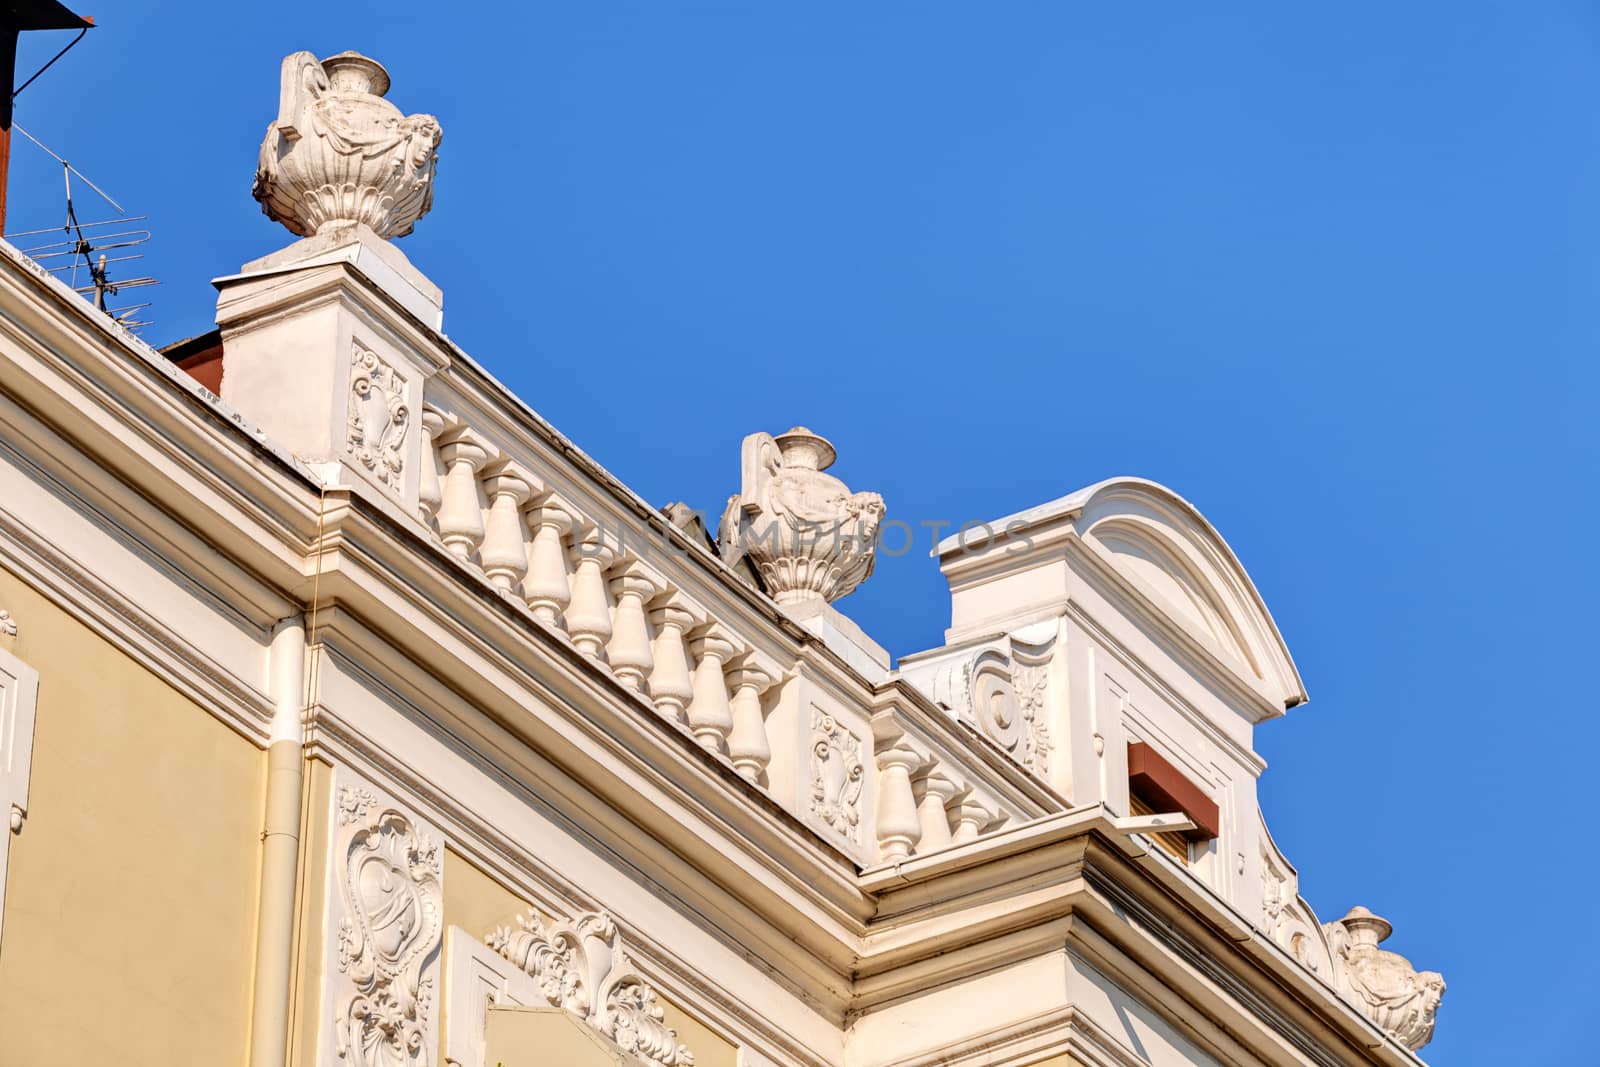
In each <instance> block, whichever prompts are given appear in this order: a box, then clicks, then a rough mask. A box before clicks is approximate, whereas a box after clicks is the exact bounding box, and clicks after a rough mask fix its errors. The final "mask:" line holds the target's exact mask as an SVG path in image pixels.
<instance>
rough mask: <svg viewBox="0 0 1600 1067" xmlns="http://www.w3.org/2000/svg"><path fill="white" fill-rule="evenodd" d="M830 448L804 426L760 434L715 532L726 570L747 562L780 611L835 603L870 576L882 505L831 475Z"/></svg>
mask: <svg viewBox="0 0 1600 1067" xmlns="http://www.w3.org/2000/svg"><path fill="white" fill-rule="evenodd" d="M834 456H835V453H834V450H833V445H831V444H829V443H828V441H827V439H826V438H823V437H819V436H817V435H816V434H814V433H812V432H811V431H810V430H808V429H806V428H805V427H804V426H796V427H795V428H794V429H792V430H790V431H789V432H788V433H785V434H779V435H778V436H777V437H773V436H772V435H771V434H765V433H756V434H751V435H750V436H749V437H746V438H745V439H744V444H743V446H742V448H741V449H740V461H741V468H742V471H743V479H742V483H741V485H740V489H739V493H738V495H737V496H734V497H732V498H730V499H729V501H728V507H727V509H726V510H725V511H724V512H723V515H722V525H721V526H720V527H719V528H718V530H717V544H718V550H719V552H720V553H721V555H722V558H723V559H724V560H725V561H727V562H728V563H729V564H734V563H737V562H738V561H739V560H740V559H741V558H748V559H749V560H750V562H751V563H752V564H754V565H755V568H756V570H757V571H758V572H759V573H760V575H761V580H762V582H763V583H764V584H765V586H766V589H767V591H768V592H769V593H771V594H772V598H773V599H774V600H776V601H777V602H778V603H780V604H799V603H804V602H806V601H811V600H817V599H821V600H826V601H834V600H838V599H839V598H840V597H842V596H845V595H847V594H848V593H850V592H851V591H853V590H854V589H855V588H856V586H858V585H860V584H861V583H862V582H864V581H866V580H867V578H868V577H870V576H871V574H872V565H873V559H874V556H873V549H874V547H875V546H876V544H877V536H878V524H879V523H880V522H882V521H883V497H881V496H879V495H878V494H877V493H852V492H850V490H849V488H848V487H847V486H846V485H845V484H844V483H843V482H841V481H840V480H839V479H837V478H835V477H834V476H833V475H831V474H824V473H823V471H825V470H827V469H828V467H829V466H831V465H832V463H833V460H834Z"/></svg>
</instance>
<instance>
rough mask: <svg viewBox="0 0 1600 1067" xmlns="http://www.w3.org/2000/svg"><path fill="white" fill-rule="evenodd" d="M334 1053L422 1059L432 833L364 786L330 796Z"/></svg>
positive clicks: (362, 1065)
mask: <svg viewBox="0 0 1600 1067" xmlns="http://www.w3.org/2000/svg"><path fill="white" fill-rule="evenodd" d="M338 823H339V828H338V837H337V844H338V852H337V856H338V862H339V886H340V890H341V894H340V897H341V900H340V903H341V905H342V908H343V913H344V917H343V919H342V920H341V921H340V923H339V932H338V952H339V962H338V968H339V974H340V975H341V976H343V978H344V979H345V980H346V981H347V982H348V986H349V988H348V989H347V991H346V992H344V993H343V994H342V995H341V997H340V998H339V1002H338V1005H337V1012H338V1014H337V1022H336V1025H337V1030H338V1034H337V1044H336V1047H337V1049H338V1053H339V1057H340V1059H341V1060H342V1061H343V1062H344V1063H347V1064H351V1065H353V1067H425V1065H427V1064H430V1063H432V1062H433V1051H434V1050H433V1038H432V1035H431V1033H430V1032H429V1030H430V1027H429V1020H430V1018H431V1014H432V1006H433V998H434V995H435V988H434V983H435V974H434V972H435V971H436V970H437V968H436V966H435V964H436V963H437V961H438V957H439V946H440V940H441V935H442V933H443V924H442V914H443V886H442V883H441V880H440V879H441V877H442V874H443V870H442V863H443V857H442V855H441V851H440V847H439V843H438V842H437V841H435V840H433V839H432V838H431V837H429V836H428V835H426V834H424V833H423V832H421V831H420V830H419V829H418V828H417V827H416V826H415V825H414V824H413V823H412V821H411V820H410V819H409V818H408V817H407V816H406V815H405V814H404V813H402V812H400V811H398V810H396V809H395V808H393V807H391V806H389V805H387V804H385V803H384V802H383V801H381V800H379V799H378V798H377V797H375V796H374V795H373V793H372V791H371V790H368V789H364V788H355V787H350V786H345V787H343V788H341V789H340V790H339V798H338Z"/></svg>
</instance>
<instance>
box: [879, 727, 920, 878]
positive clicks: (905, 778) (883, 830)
mask: <svg viewBox="0 0 1600 1067" xmlns="http://www.w3.org/2000/svg"><path fill="white" fill-rule="evenodd" d="M921 765H922V756H921V755H920V754H918V753H917V752H916V751H915V750H913V749H911V748H909V747H907V746H905V745H896V746H894V747H892V748H887V749H884V750H883V751H881V752H879V753H878V858H879V859H880V860H882V861H883V862H885V863H892V862H894V861H895V860H903V859H905V858H906V857H907V856H909V855H911V850H912V849H913V848H915V847H916V844H917V840H918V838H920V837H921V836H922V822H921V820H920V819H919V818H918V817H917V799H916V796H915V795H914V794H913V793H912V791H911V772H912V771H914V770H916V769H917V768H918V767H920V766H921Z"/></svg>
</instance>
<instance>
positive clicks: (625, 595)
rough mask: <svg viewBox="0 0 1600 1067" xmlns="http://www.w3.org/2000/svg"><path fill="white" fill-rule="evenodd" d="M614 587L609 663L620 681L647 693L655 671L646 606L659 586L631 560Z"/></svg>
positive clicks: (617, 574)
mask: <svg viewBox="0 0 1600 1067" xmlns="http://www.w3.org/2000/svg"><path fill="white" fill-rule="evenodd" d="M610 587H611V595H612V597H613V598H614V599H615V601H616V605H617V607H616V611H615V612H614V613H613V615H612V620H611V642H610V643H609V644H608V645H607V646H606V659H607V660H608V661H609V662H610V664H611V670H612V672H613V673H614V674H616V676H617V681H619V682H621V683H622V684H623V685H625V686H627V687H628V688H629V689H632V690H633V691H634V692H635V693H643V692H645V691H646V690H645V680H646V679H647V678H649V676H650V672H651V670H652V669H653V668H654V667H655V655H654V653H653V651H652V650H651V647H650V626H649V622H648V621H647V620H646V618H645V607H644V606H645V602H646V601H648V600H649V599H650V598H651V597H652V596H654V595H655V592H656V588H657V583H656V582H655V581H653V580H652V579H651V578H650V576H649V575H648V574H647V573H646V572H645V570H644V568H643V567H642V566H640V564H639V563H638V562H637V561H634V560H629V561H627V562H625V563H622V564H620V565H619V566H618V567H617V568H616V569H615V570H614V571H613V572H612V574H611V577H610Z"/></svg>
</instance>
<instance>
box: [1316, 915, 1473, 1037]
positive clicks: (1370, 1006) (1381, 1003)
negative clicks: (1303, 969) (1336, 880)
mask: <svg viewBox="0 0 1600 1067" xmlns="http://www.w3.org/2000/svg"><path fill="white" fill-rule="evenodd" d="M1322 928H1323V930H1324V932H1326V933H1327V935H1328V944H1329V947H1330V948H1331V949H1332V950H1333V968H1334V975H1335V980H1336V984H1337V985H1338V987H1339V991H1340V992H1341V993H1343V994H1344V995H1345V996H1346V997H1348V998H1349V999H1350V1000H1351V1001H1353V1002H1354V1003H1355V1004H1356V1005H1357V1006H1358V1007H1360V1008H1361V1010H1362V1011H1363V1012H1365V1013H1366V1015H1367V1017H1368V1018H1369V1019H1371V1020H1372V1021H1373V1022H1375V1023H1377V1024H1378V1026H1379V1028H1381V1029H1382V1030H1383V1031H1384V1032H1385V1033H1387V1034H1388V1035H1389V1036H1390V1037H1392V1038H1394V1039H1395V1040H1396V1041H1398V1042H1400V1043H1401V1044H1402V1045H1404V1046H1406V1048H1409V1049H1411V1050H1413V1051H1415V1050H1416V1049H1419V1048H1421V1047H1422V1046H1423V1045H1426V1044H1427V1043H1428V1042H1429V1041H1430V1040H1432V1039H1433V1024H1434V1017H1435V1015H1436V1014H1437V1013H1438V1011H1439V1001H1440V999H1441V998H1443V996H1444V989H1445V986H1444V976H1443V975H1441V974H1439V972H1437V971H1418V970H1416V969H1415V968H1414V967H1412V966H1411V961H1410V960H1408V959H1406V958H1405V957H1404V956H1402V955H1400V954H1399V953H1396V952H1388V951H1385V950H1384V949H1381V948H1379V947H1378V943H1379V942H1380V941H1383V940H1384V939H1386V938H1387V937H1388V936H1389V935H1390V933H1392V932H1393V930H1394V927H1392V926H1390V925H1389V923H1388V921H1387V920H1385V919H1381V918H1379V917H1378V916H1376V915H1374V914H1372V912H1370V911H1368V910H1367V909H1366V908H1360V907H1357V908H1351V909H1350V913H1349V914H1348V915H1346V916H1345V917H1344V918H1342V919H1340V920H1339V921H1338V922H1333V923H1324V924H1323V927H1322Z"/></svg>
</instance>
